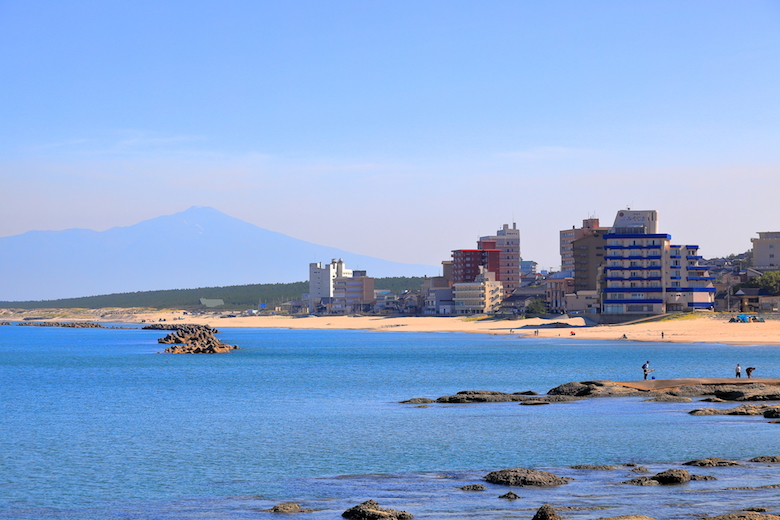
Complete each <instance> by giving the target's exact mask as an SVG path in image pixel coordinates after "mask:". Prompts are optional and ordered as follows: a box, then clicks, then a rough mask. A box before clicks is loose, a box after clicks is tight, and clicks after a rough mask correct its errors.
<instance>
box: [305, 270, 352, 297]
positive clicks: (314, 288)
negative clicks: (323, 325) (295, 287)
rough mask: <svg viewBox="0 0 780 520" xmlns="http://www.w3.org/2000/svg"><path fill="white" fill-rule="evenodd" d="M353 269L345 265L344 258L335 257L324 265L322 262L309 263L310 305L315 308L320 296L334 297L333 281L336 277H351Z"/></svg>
mask: <svg viewBox="0 0 780 520" xmlns="http://www.w3.org/2000/svg"><path fill="white" fill-rule="evenodd" d="M351 277H352V269H347V268H346V267H344V260H342V259H341V258H338V259H336V258H334V259H333V260H331V263H329V264H326V265H325V266H324V267H323V265H322V262H316V263H311V264H309V298H308V299H309V307H310V308H311V309H314V307H315V304H316V303H317V301H318V300H319V299H320V298H332V297H333V281H334V280H335V279H336V278H351Z"/></svg>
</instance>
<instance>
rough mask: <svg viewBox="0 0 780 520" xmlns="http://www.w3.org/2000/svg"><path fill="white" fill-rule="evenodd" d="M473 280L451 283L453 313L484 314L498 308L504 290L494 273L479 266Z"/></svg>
mask: <svg viewBox="0 0 780 520" xmlns="http://www.w3.org/2000/svg"><path fill="white" fill-rule="evenodd" d="M479 269H480V273H479V274H478V275H477V277H476V278H475V279H474V281H473V282H463V283H454V284H452V302H453V305H452V309H453V314H486V313H490V312H494V311H496V310H498V308H499V307H500V306H501V300H502V299H503V296H504V292H503V288H502V285H501V282H497V281H496V275H495V273H492V272H490V271H488V270H487V269H485V268H484V267H480V268H479Z"/></svg>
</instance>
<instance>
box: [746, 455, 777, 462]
mask: <svg viewBox="0 0 780 520" xmlns="http://www.w3.org/2000/svg"><path fill="white" fill-rule="evenodd" d="M750 462H780V457H778V456H776V455H762V456H760V457H753V458H752V459H750Z"/></svg>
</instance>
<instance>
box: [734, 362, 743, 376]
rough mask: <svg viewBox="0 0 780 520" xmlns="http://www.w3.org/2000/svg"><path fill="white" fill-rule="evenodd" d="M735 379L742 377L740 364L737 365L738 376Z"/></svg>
mask: <svg viewBox="0 0 780 520" xmlns="http://www.w3.org/2000/svg"><path fill="white" fill-rule="evenodd" d="M735 377H740V378H741V377H742V367H741V366H739V363H737V374H736V376H735Z"/></svg>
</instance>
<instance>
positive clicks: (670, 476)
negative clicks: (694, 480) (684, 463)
mask: <svg viewBox="0 0 780 520" xmlns="http://www.w3.org/2000/svg"><path fill="white" fill-rule="evenodd" d="M651 478H652V479H653V480H655V481H656V482H658V483H659V484H661V485H663V486H670V485H674V484H685V483H686V482H689V481H690V480H691V474H690V473H688V472H687V471H686V470H684V469H667V470H666V471H662V472H661V473H658V474H657V475H655V476H654V477H651Z"/></svg>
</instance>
